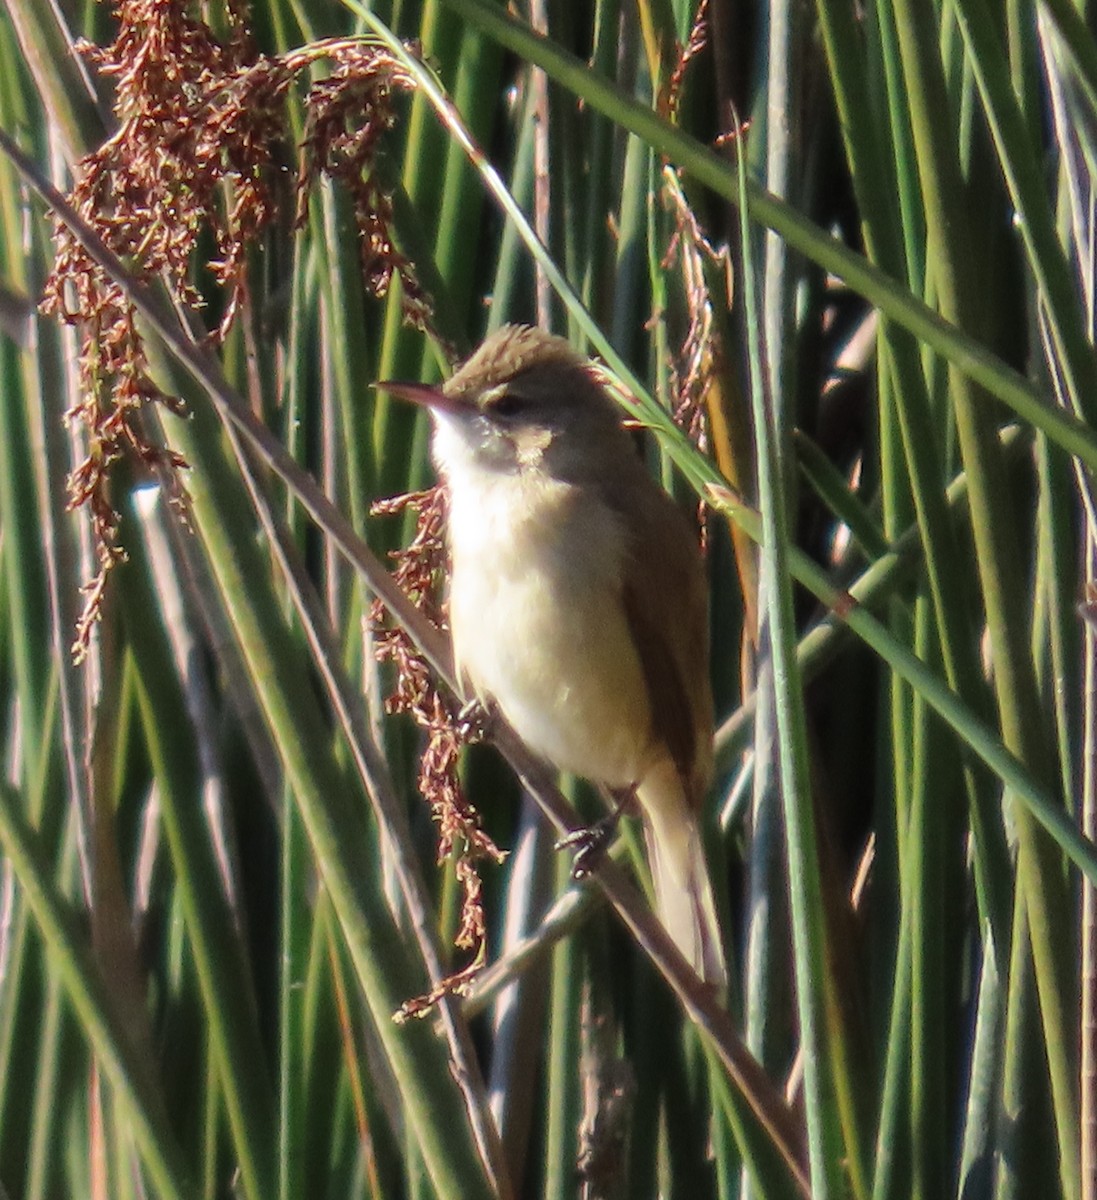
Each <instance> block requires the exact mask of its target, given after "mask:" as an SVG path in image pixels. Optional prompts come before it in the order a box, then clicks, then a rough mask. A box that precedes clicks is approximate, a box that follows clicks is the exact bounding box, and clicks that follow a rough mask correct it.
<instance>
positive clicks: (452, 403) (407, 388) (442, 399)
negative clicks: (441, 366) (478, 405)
mask: <svg viewBox="0 0 1097 1200" xmlns="http://www.w3.org/2000/svg"><path fill="white" fill-rule="evenodd" d="M373 386H374V387H375V388H376V389H377V390H378V391H381V392H388V394H389V395H390V396H395V397H396V398H397V399H399V400H410V401H411V403H412V404H418V405H421V406H422V407H423V408H429V409H431V410H432V411H433V412H441V413H457V412H462V411H463V410H464V409H466V408H468V402H467V401H465V400H459V399H457V398H456V397H455V396H447V395H446V393H445V392H443V391H442V389H441V388H439V387H432V386H431V385H430V384H429V383H401V382H400V381H399V380H396V379H384V380H382V381H381V382H380V383H375V384H374V385H373Z"/></svg>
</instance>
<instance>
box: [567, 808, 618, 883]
mask: <svg viewBox="0 0 1097 1200" xmlns="http://www.w3.org/2000/svg"><path fill="white" fill-rule="evenodd" d="M612 795H613V797H614V801H615V803H614V806H613V809H612V810H611V811H610V812H608V813H606V815H605V816H604V817H600V818H599V819H598V820H597V821H595V822H594V823H593V824H592V825H586V826H584V827H583V828H582V829H573V830H572V831H571V833H568V834H565V835H564V836H563V837H562V838H560V839H559V840H558V841H557V843H556V849H557V850H574V851H575V858H574V860H573V861H572V864H571V878H572V880H573V881H574V882H575V883H581V882H582V881H583V880H584V879H586V878H587V877H588V876H589V875H590V874H591V872H592V871H594V870H596V869H597V867H598V864H599V862H601V860H602V857H603V856H604V855H605V853H606V851H607V850H608V849H609V846H610V843H611V842H612V841H613V835H614V834H615V833H616V832H617V826H618V825H619V824H620V821H621V814H622V813H623V812H624V811H625V809H626V808H627V807H628V806H629V805H630V804H631V803H632V801H633V800H634V799H635V797H636V789H635V788H623V789H620V790H617V791H614V792H613V793H612Z"/></svg>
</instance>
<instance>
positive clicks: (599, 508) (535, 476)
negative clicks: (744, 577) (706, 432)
mask: <svg viewBox="0 0 1097 1200" xmlns="http://www.w3.org/2000/svg"><path fill="white" fill-rule="evenodd" d="M592 367H593V365H592V363H591V362H590V361H589V360H588V359H585V358H584V357H583V356H581V355H580V354H578V353H577V352H576V351H575V350H574V349H573V348H572V347H571V345H570V344H569V343H568V342H567V341H565V340H564V339H562V338H560V337H556V336H553V335H551V334H549V333H546V332H544V331H542V330H540V329H538V328H536V327H534V326H529V325H505V326H503V327H502V328H500V329H498V330H497V331H496V332H495V333H493V334H492V335H491V336H489V337H488V338H487V340H486V341H484V342H483V344H482V345H481V346H480V347H479V349H477V350H476V351H475V352H474V353H473V354H472V355H471V357H469V358H468V359H467V361H465V362H464V364H463V365H462V366H460V368H459V369H458V370H457V371H456V372H455V373H454V374H453V375H452V376H451V377H450V378H449V380H448V381H447V382H446V383H445V384H443V385H442V386H440V387H432V386H428V385H423V384H409V383H399V382H394V381H388V382H385V383H381V384H378V385H377V386H378V387H379V388H384V389H385V390H386V391H388V392H389V393H391V394H393V395H395V396H397V397H402V398H404V399H408V400H412V401H415V402H417V403H419V404H420V405H423V406H425V407H426V408H427V409H428V410H429V411H430V414H431V417H432V419H433V420H432V424H433V430H432V439H431V453H432V458H433V461H434V464H435V466H436V468H437V470H438V472H439V475H440V476H441V479H442V481H443V483H444V485H445V488H446V491H447V495H448V506H447V521H446V526H447V530H446V532H447V540H448V548H449V553H450V562H451V567H450V577H449V593H448V605H449V624H450V631H451V637H452V643H453V652H454V661H455V666H456V670H457V677H458V680H459V681H460V683H461V686H462V688H463V689H464V690H465V691H466V693H467V695H466V698H467V699H472V700H475V701H477V702H479V703H480V704H482V705H483V706H485V708H487V709H488V711H492V710H498V711H500V712H501V713H502V715H503V717H504V718H505V719H506V720H507V722H508V723H509V724H510V725H511V726H512V728H513V729H514V730H515V731H516V732H517V733H518V735H519V736H520V737H521V738H522V740H523V741H524V742H525V743H526V745H527V746H528V747H529V749H530V750H532V751H533V752H534V753H535V754H536V755H538V756H539V757H540V758H542V759H544V760H546V761H547V762H549V763H550V764H552V765H553V766H554V767H555V768H557V769H558V770H561V771H566V772H570V773H572V774H574V775H577V776H581V777H583V778H585V779H587V780H589V781H591V782H593V783H595V784H600V785H604V786H605V787H606V788H607V789H609V790H610V791H611V792H612V793H613V794H615V795H616V796H619V797H626V796H633V795H634V796H635V799H636V802H637V805H638V807H639V810H640V814H641V818H642V822H643V828H644V834H645V844H646V848H647V854H648V861H649V864H650V867H651V873H652V880H653V884H654V893H655V908H656V912H657V913H658V915H659V918H660V920H661V921H662V923H663V925H664V927H665V928H666V930H667V932H668V933H669V934H670V936H671V938H672V939H673V941H674V942H675V943H676V945H677V946H678V948H679V949H680V950H681V952H682V954H683V956H684V957H685V958H686V960H687V961H688V962H689V963H690V964H691V966H692V967H693V968H694V969H695V971H696V972H697V973H698V974H699V975H700V976H701V978H702V979H703V980H704V982H706V983H707V984H710V985H712V986H714V987H715V988H718V989H723V988H725V987H726V984H727V968H726V962H725V958H724V952H723V946H722V941H721V935H720V926H719V922H718V920H717V916H716V908H715V904H714V901H713V892H712V886H711V882H710V878H709V873H708V868H707V865H706V861H705V856H704V851H703V846H702V837H701V827H700V820H699V812H700V808H701V804H702V801H703V799H704V796H705V793H706V791H707V788H708V784H709V781H710V777H711V772H712V731H713V700H712V692H711V685H710V681H709V673H708V612H707V587H706V582H705V573H704V567H703V561H702V558H701V554H700V549H699V546H698V540H697V536H696V532H695V530H694V529H693V528H692V527H691V523H690V521H689V520H688V518H687V517H686V516H685V514H684V513H683V512H682V510H681V509H680V508H679V507H678V505H677V504H675V502H674V501H673V500H671V498H670V497H669V496H668V495H667V494H666V493H665V492H664V491H663V490H662V488H660V487H659V486H658V485H657V484H656V482H655V481H654V480H653V479H652V477H651V475H650V474H649V473H648V471H647V469H646V468H645V466H644V463H643V461H642V459H641V457H640V455H639V453H638V451H637V447H636V445H635V441H634V438H633V436H632V434H631V433H630V431H629V430H628V429H627V428H626V426H625V424H624V421H623V415H624V414H623V412H622V410H621V408H620V406H619V405H618V404H617V403H616V402H615V401H614V400H613V398H612V397H611V396H610V394H609V392H608V391H607V390H606V388H605V387H604V386H603V385H602V384H601V383H600V382H599V380H598V378H597V376H596V374H595V373H594V371H593V369H592Z"/></svg>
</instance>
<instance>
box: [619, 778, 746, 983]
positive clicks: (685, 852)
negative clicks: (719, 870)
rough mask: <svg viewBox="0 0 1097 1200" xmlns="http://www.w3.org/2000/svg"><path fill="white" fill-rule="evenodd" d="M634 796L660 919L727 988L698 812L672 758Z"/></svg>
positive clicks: (700, 967) (708, 975)
mask: <svg viewBox="0 0 1097 1200" xmlns="http://www.w3.org/2000/svg"><path fill="white" fill-rule="evenodd" d="M636 795H637V799H638V800H639V802H640V808H641V810H642V811H643V816H644V835H645V840H646V842H647V848H648V862H649V863H650V865H651V876H652V881H653V882H654V884H655V907H656V911H657V912H658V914H659V919H660V920H661V921H662V922H663V925H664V927H665V928H666V931H667V932H668V933H669V934H670V936H671V937H672V938H673V939H674V941H675V943H676V944H677V946H678V948H679V949H680V950H681V951H682V954H683V955H684V956H685V958H686V959H687V960H688V961H689V962H690V963H691V964H692V965H693V968H694V970H695V971H696V972H697V974H698V975H700V976H701V978H702V979H703V980H704V981H705V982H706V983H710V984H713V985H714V986H715V987H718V988H720V989H721V990H723V989H725V988H726V987H727V980H728V976H727V965H726V962H725V960H724V949H723V943H722V941H721V938H720V925H719V922H718V921H717V919H716V906H715V904H714V903H713V899H712V885H711V883H710V881H709V874H708V866H707V865H706V863H705V855H704V849H703V846H702V842H701V828H700V825H699V824H698V821H697V814H696V813H695V812H694V810H693V808H692V806H691V805H690V804H689V802H688V800H687V798H686V795H685V790H684V788H683V786H682V781H681V779H680V777H679V775H678V773H677V771H676V770H675V769H674V767H673V765H672V764H670V763H667V764H665V765H660V766H659V767H656V768H655V769H654V770H652V771H650V772H649V773H648V775H647V776H646V777H645V778H644V780H643V782H642V783H641V784H640V786H639V787H638V788H637V790H636Z"/></svg>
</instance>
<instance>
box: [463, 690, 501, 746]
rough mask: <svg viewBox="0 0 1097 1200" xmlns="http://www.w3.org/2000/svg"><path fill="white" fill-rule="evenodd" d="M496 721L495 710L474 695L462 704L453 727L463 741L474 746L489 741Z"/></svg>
mask: <svg viewBox="0 0 1097 1200" xmlns="http://www.w3.org/2000/svg"><path fill="white" fill-rule="evenodd" d="M494 721H495V713H494V711H493V710H492V709H491V708H490V707H489V706H488V705H487V704H485V703H484V702H483V701H482V700H479V699H477V698H476V697H473V698H472V699H471V700H466V701H465V703H464V704H462V705H461V707H460V709H459V710H458V713H457V717H456V719H455V720H454V722H453V727H454V729H455V730H456V732H457V736H458V737H459V738H460V739H461V741H462V742H464V743H465V744H466V745H468V746H473V745H475V744H476V743H477V742H485V741H487V739H488V738H489V737H490V736H491V730H492V725H493V724H494Z"/></svg>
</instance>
